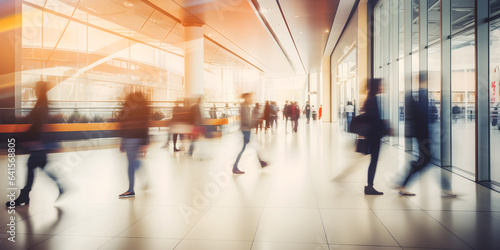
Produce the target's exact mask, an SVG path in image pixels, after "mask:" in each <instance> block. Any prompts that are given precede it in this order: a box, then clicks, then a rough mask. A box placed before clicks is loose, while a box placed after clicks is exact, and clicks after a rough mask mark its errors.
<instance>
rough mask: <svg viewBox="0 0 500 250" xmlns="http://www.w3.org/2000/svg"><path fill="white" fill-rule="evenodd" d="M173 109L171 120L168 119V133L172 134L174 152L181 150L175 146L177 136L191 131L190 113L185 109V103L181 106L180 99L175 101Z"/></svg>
mask: <svg viewBox="0 0 500 250" xmlns="http://www.w3.org/2000/svg"><path fill="white" fill-rule="evenodd" d="M175 103H176V105H175V107H174V109H173V114H172V120H170V133H171V134H173V143H174V148H173V150H174V152H178V151H181V150H180V149H179V148H177V141H178V139H179V137H181V136H184V135H185V134H189V133H191V131H192V126H191V125H190V124H189V122H190V113H189V111H188V110H186V105H183V106H181V104H182V101H176V102H175Z"/></svg>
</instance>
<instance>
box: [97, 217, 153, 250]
mask: <svg viewBox="0 0 500 250" xmlns="http://www.w3.org/2000/svg"><path fill="white" fill-rule="evenodd" d="M153 211H154V209H153V210H151V211H149V212H147V213H146V214H144V216H143V217H142V218H141V219H139V220H137V221H136V222H134V223H132V224H130V225H129V226H128V227H127V228H125V229H123V230H122V231H121V232H120V233H118V234H117V235H115V236H113V237H111V238H110V239H109V240H108V241H106V242H105V243H104V244H102V245H101V246H100V247H99V248H98V249H101V248H102V247H104V246H105V245H106V244H108V243H109V242H111V241H112V240H113V239H115V238H120V237H118V236H119V235H120V234H121V233H123V232H124V231H127V229H129V228H131V227H132V226H133V225H135V224H136V223H137V222H139V221H141V220H142V219H143V218H144V217H146V216H147V215H148V214H150V213H152V212H153Z"/></svg>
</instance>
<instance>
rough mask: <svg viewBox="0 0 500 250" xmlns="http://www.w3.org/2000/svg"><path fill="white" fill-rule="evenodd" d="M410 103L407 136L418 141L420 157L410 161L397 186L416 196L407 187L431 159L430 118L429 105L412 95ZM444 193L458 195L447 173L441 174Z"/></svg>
mask: <svg viewBox="0 0 500 250" xmlns="http://www.w3.org/2000/svg"><path fill="white" fill-rule="evenodd" d="M407 103H409V104H410V105H408V107H407V113H406V117H405V120H407V121H408V124H409V126H407V127H406V130H405V136H406V137H410V138H413V137H414V138H415V139H416V140H417V143H418V159H417V160H416V161H411V162H410V169H409V171H408V173H407V174H406V175H405V177H404V178H403V179H402V180H401V182H400V183H398V185H397V186H396V187H395V188H396V189H398V190H399V194H401V195H404V196H414V195H415V194H414V193H411V192H409V191H408V190H407V189H406V188H407V186H408V184H410V182H411V181H412V180H413V179H415V175H416V174H417V173H421V172H423V171H424V170H426V169H427V168H428V167H429V166H430V164H429V162H430V160H431V149H430V139H429V122H428V121H429V119H428V117H429V116H428V111H427V110H428V109H427V105H420V103H418V102H416V101H415V100H414V99H413V98H412V97H411V96H410V97H408V102H407ZM441 187H442V195H443V196H444V197H456V195H455V194H453V193H452V192H451V185H450V180H449V179H448V178H447V176H446V175H442V176H441Z"/></svg>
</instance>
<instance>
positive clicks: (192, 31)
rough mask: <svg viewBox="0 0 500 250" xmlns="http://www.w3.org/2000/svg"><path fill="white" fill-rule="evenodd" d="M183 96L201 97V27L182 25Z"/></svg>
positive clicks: (202, 84) (202, 85)
mask: <svg viewBox="0 0 500 250" xmlns="http://www.w3.org/2000/svg"><path fill="white" fill-rule="evenodd" d="M184 37H185V48H184V82H185V96H186V97H190V96H193V95H203V92H204V91H203V88H204V83H203V27H202V26H201V25H192V24H190V25H184Z"/></svg>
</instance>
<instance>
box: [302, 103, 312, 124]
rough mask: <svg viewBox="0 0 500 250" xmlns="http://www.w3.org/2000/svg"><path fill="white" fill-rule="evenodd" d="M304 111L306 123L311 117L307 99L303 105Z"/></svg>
mask: <svg viewBox="0 0 500 250" xmlns="http://www.w3.org/2000/svg"><path fill="white" fill-rule="evenodd" d="M304 113H305V114H306V118H307V124H309V121H310V119H311V105H309V101H307V102H306V106H305V107H304Z"/></svg>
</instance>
